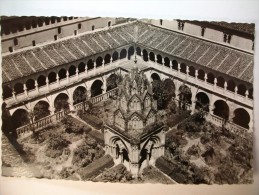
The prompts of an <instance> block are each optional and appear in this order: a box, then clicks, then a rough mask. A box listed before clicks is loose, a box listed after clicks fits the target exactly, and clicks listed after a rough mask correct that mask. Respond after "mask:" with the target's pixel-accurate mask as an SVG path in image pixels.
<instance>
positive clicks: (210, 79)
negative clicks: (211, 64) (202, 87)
mask: <svg viewBox="0 0 259 195" xmlns="http://www.w3.org/2000/svg"><path fill="white" fill-rule="evenodd" d="M214 79H215V77H214V75H213V74H212V73H208V75H207V82H208V83H211V84H213V85H214Z"/></svg>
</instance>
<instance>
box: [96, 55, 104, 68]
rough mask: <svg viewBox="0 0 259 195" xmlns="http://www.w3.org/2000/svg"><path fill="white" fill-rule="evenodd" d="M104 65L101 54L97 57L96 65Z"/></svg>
mask: <svg viewBox="0 0 259 195" xmlns="http://www.w3.org/2000/svg"><path fill="white" fill-rule="evenodd" d="M102 65H103V58H102V57H101V56H99V57H98V58H97V59H96V67H100V66H102Z"/></svg>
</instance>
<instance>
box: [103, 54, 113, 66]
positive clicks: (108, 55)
mask: <svg viewBox="0 0 259 195" xmlns="http://www.w3.org/2000/svg"><path fill="white" fill-rule="evenodd" d="M110 62H111V55H110V54H106V55H105V57H104V64H109V63H110Z"/></svg>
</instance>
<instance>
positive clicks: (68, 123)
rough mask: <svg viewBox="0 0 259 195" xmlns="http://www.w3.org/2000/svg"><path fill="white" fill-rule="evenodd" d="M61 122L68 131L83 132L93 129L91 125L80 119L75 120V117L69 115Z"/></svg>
mask: <svg viewBox="0 0 259 195" xmlns="http://www.w3.org/2000/svg"><path fill="white" fill-rule="evenodd" d="M61 123H62V124H63V126H64V129H65V132H67V133H75V134H83V133H88V132H89V131H91V130H92V129H91V128H90V127H89V126H86V125H84V124H82V123H81V122H79V121H75V119H74V118H73V117H71V116H69V115H67V116H66V117H65V118H63V119H62V120H61Z"/></svg>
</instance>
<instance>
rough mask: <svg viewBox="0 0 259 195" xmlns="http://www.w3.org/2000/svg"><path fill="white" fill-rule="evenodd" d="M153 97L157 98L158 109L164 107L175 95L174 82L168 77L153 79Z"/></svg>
mask: <svg viewBox="0 0 259 195" xmlns="http://www.w3.org/2000/svg"><path fill="white" fill-rule="evenodd" d="M152 87H153V97H154V99H155V100H157V107H158V109H165V108H166V107H167V105H168V103H169V101H170V100H171V98H172V97H173V96H175V86H174V82H173V81H172V80H170V79H165V80H164V81H161V80H154V81H153V82H152Z"/></svg>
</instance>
